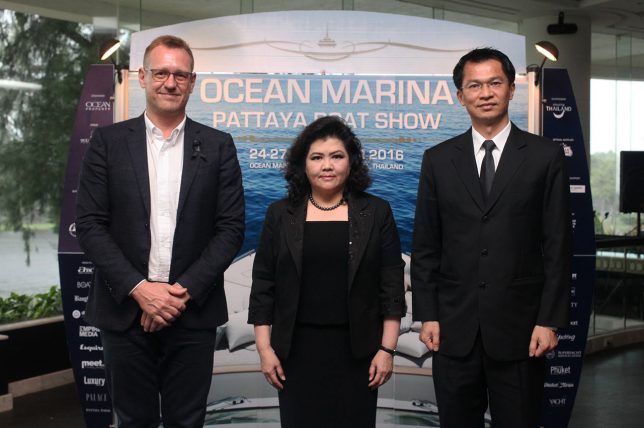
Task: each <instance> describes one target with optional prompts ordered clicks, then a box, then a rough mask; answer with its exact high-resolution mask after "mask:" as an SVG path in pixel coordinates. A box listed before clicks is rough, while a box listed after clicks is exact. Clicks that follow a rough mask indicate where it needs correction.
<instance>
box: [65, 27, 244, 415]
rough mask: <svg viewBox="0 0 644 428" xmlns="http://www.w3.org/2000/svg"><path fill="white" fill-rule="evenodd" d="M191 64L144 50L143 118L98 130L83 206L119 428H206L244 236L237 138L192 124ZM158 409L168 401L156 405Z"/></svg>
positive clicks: (179, 45) (93, 317)
mask: <svg viewBox="0 0 644 428" xmlns="http://www.w3.org/2000/svg"><path fill="white" fill-rule="evenodd" d="M193 66H194V59H193V56H192V51H191V50H190V48H189V46H188V45H187V44H186V43H185V41H183V40H182V39H179V38H177V37H173V36H161V37H159V38H157V39H155V40H154V41H152V43H151V44H150V45H149V46H148V47H147V49H146V51H145V54H144V58H143V67H142V68H140V69H139V72H138V77H139V83H140V85H141V87H142V88H143V89H144V90H145V96H146V110H145V113H144V114H143V115H141V116H139V117H138V118H136V119H131V120H128V121H125V122H121V123H117V124H114V125H112V126H108V127H105V128H100V129H98V130H96V131H95V132H94V134H93V136H92V140H91V143H90V146H89V149H88V151H87V154H86V155H85V160H84V163H83V168H82V171H81V177H80V184H79V189H78V197H77V212H76V214H77V219H76V228H77V232H78V239H79V241H80V244H81V247H82V248H83V250H84V251H85V253H86V254H87V256H88V257H89V258H90V259H91V260H92V261H93V262H94V264H95V265H96V270H95V273H94V282H93V285H92V288H91V290H90V295H89V301H88V303H87V308H86V312H85V319H86V320H87V322H88V323H89V324H92V325H94V326H96V327H98V328H99V329H100V331H101V341H102V343H103V352H104V360H105V367H106V372H107V383H108V386H109V391H110V395H111V398H112V403H113V405H114V410H115V413H116V415H117V417H118V420H119V426H121V427H158V426H159V423H160V417H159V414H160V413H162V414H163V418H162V419H163V424H164V426H165V427H202V426H203V422H204V417H205V407H206V400H207V396H208V390H209V388H210V381H211V378H212V363H213V353H214V343H215V334H216V328H217V326H219V325H221V324H223V323H225V322H226V321H227V320H228V315H227V309H226V298H225V295H224V287H223V285H224V284H223V280H224V275H223V274H224V271H225V270H226V268H227V267H228V266H229V265H230V263H231V262H232V260H233V258H234V257H235V255H236V254H237V252H238V251H239V248H240V246H241V243H242V241H243V235H244V197H243V189H242V182H241V172H240V168H239V163H238V161H237V154H236V150H235V146H234V144H233V140H232V138H231V136H230V135H229V134H226V133H223V132H220V131H217V130H215V129H212V128H209V127H207V126H204V125H201V124H198V123H196V122H194V121H192V120H190V119H189V118H187V117H186V113H185V107H186V103H187V102H188V98H189V96H190V93H192V90H193V88H194V85H195V79H196V76H195V74H194V73H193V71H192V70H193ZM159 398H160V399H159Z"/></svg>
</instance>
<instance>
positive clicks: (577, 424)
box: [0, 344, 644, 428]
mask: <svg viewBox="0 0 644 428" xmlns="http://www.w3.org/2000/svg"><path fill="white" fill-rule="evenodd" d="M643 403H644V344H639V345H634V346H631V347H628V348H622V349H617V350H612V351H606V352H603V353H600V354H596V355H591V356H589V357H587V358H586V361H585V362H584V369H583V372H582V376H581V382H580V385H579V392H578V394H577V399H576V403H575V408H574V410H573V415H572V420H571V422H570V425H569V428H640V427H644V404H643ZM0 427H2V428H81V427H83V417H82V415H81V411H80V408H79V405H78V401H77V398H76V390H75V389H74V385H66V386H63V387H60V388H56V389H52V390H49V391H46V392H42V393H39V394H32V395H29V396H26V397H20V398H17V399H15V401H14V410H12V411H11V412H6V413H0ZM91 428H95V427H91ZM101 428H102V427H101ZM553 428H560V427H553Z"/></svg>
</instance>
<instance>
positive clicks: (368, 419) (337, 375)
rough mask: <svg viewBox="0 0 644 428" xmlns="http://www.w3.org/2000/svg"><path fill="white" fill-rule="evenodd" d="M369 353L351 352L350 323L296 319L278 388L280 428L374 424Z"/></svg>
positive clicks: (367, 426) (368, 426) (361, 427)
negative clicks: (283, 378) (323, 323)
mask: <svg viewBox="0 0 644 428" xmlns="http://www.w3.org/2000/svg"><path fill="white" fill-rule="evenodd" d="M370 364H371V358H363V359H360V360H356V359H354V358H353V356H352V354H351V345H350V337H349V327H348V326H347V325H343V326H318V325H311V324H300V323H298V324H296V326H295V331H294V332H293V341H292V345H291V351H290V354H289V357H288V358H287V359H286V361H284V362H283V363H282V365H283V368H284V374H285V376H286V381H285V382H284V389H283V390H282V391H280V393H279V403H280V418H281V420H282V428H316V427H319V428H373V427H375V426H376V404H377V401H378V390H377V389H375V390H371V389H369V387H368V384H369V365H370Z"/></svg>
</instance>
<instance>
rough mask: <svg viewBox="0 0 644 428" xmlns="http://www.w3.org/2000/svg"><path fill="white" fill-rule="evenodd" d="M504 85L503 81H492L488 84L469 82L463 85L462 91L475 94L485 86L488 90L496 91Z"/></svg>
mask: <svg viewBox="0 0 644 428" xmlns="http://www.w3.org/2000/svg"><path fill="white" fill-rule="evenodd" d="M504 84H505V81H503V80H498V79H494V80H491V81H489V82H470V83H468V84H467V85H464V86H463V88H462V89H463V90H465V91H468V92H472V93H477V92H480V91H481V89H483V87H484V86H487V87H488V89H490V90H492V91H496V90H498V89H501V88H502V87H503V85H504Z"/></svg>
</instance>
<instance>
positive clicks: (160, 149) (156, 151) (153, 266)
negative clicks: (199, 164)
mask: <svg viewBox="0 0 644 428" xmlns="http://www.w3.org/2000/svg"><path fill="white" fill-rule="evenodd" d="M185 124H186V118H185V117H184V118H183V120H182V121H181V123H180V124H179V125H178V126H177V127H176V128H175V129H173V130H172V133H171V134H170V137H168V138H163V132H162V131H161V130H160V129H159V128H157V127H156V126H155V125H154V124H153V123H152V121H151V120H150V119H149V118H148V116H147V114H146V115H145V130H146V132H145V136H146V140H147V151H148V176H149V179H150V180H149V181H150V235H151V238H152V239H151V242H150V244H151V245H150V259H149V261H148V278H147V279H148V280H149V281H154V282H168V280H169V277H170V263H171V261H172V243H173V241H174V230H175V228H176V226H177V209H178V206H179V190H180V188H181V171H182V169H183V145H184V142H183V140H184V127H185ZM135 288H136V287H135Z"/></svg>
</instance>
